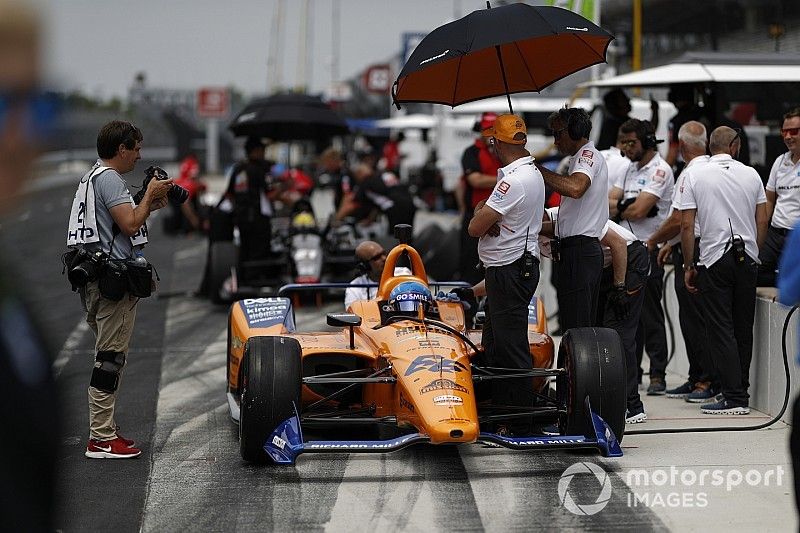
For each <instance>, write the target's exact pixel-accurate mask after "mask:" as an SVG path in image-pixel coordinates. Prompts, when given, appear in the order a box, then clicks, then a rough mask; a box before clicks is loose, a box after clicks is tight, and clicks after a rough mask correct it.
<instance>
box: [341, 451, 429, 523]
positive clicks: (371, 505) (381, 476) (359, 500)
mask: <svg viewBox="0 0 800 533" xmlns="http://www.w3.org/2000/svg"><path fill="white" fill-rule="evenodd" d="M370 479H372V480H374V481H372V482H371V481H368V480H370ZM350 480H352V481H350ZM387 480H391V481H390V482H389V481H387ZM431 488H432V487H431V483H430V482H429V481H428V480H426V479H425V472H424V466H423V465H422V464H421V463H420V462H419V461H414V460H413V459H411V458H410V457H409V455H408V454H407V453H404V452H397V453H396V454H387V455H383V454H364V455H359V454H351V455H350V456H349V458H348V460H347V467H346V468H345V471H344V475H343V476H342V481H341V483H340V484H339V488H338V491H337V493H336V502H335V503H334V504H333V509H331V515H330V520H329V521H328V523H326V524H325V531H330V532H336V531H397V530H402V531H436V530H438V529H440V525H439V524H437V522H436V517H437V515H440V514H442V512H441V510H438V511H437V509H436V503H437V501H438V500H437V498H436V497H435V494H434V493H433V491H432V490H431Z"/></svg>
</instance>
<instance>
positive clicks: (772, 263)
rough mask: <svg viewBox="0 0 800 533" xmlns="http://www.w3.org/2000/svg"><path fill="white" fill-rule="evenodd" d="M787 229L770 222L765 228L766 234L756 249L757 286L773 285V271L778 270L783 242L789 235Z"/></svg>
mask: <svg viewBox="0 0 800 533" xmlns="http://www.w3.org/2000/svg"><path fill="white" fill-rule="evenodd" d="M789 231H790V230H788V229H783V228H776V227H774V226H773V225H772V224H770V225H769V227H768V228H767V236H766V238H765V239H764V244H763V246H761V249H760V250H759V251H758V259H759V261H761V264H760V265H759V266H758V286H759V287H774V286H775V277H776V275H775V273H776V272H777V270H778V262H779V261H780V259H781V252H782V251H783V244H784V243H785V242H786V237H787V236H788V235H789Z"/></svg>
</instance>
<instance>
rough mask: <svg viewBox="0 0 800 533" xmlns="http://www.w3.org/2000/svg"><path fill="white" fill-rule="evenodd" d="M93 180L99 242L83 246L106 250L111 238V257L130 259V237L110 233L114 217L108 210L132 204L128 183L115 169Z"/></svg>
mask: <svg viewBox="0 0 800 533" xmlns="http://www.w3.org/2000/svg"><path fill="white" fill-rule="evenodd" d="M100 164H101V163H100V162H99V161H98V162H97V163H96V164H95V167H94V168H93V169H92V171H94V169H95V168H97V166H98V165H100ZM92 171H90V172H92ZM93 181H94V193H95V207H94V209H95V216H96V218H97V229H98V232H99V233H100V242H94V243H90V244H87V245H85V248H86V249H87V250H89V251H94V250H100V249H102V250H103V251H104V252H108V249H109V246H110V245H111V243H112V240H113V243H114V244H113V248H112V250H111V257H112V259H130V258H132V257H133V246H132V244H131V239H130V238H129V237H128V236H127V235H125V234H124V233H122V232H120V233H117V236H116V238H114V236H113V233H112V228H113V226H114V219H113V218H111V212H110V211H109V209H111V208H112V207H114V206H117V205H120V204H124V203H125V202H128V203H130V204H131V205H133V204H132V202H133V199H132V197H131V193H130V191H129V190H128V184H127V183H126V182H125V180H124V179H122V176H120V175H119V174H118V173H117V171H115V170H112V169H108V170H105V171H103V172H102V173H100V174H98V175H97V176H95V177H94V179H93ZM143 228H144V226H143ZM140 231H142V230H140ZM144 231H146V230H144Z"/></svg>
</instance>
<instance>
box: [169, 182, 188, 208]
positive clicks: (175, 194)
mask: <svg viewBox="0 0 800 533" xmlns="http://www.w3.org/2000/svg"><path fill="white" fill-rule="evenodd" d="M167 198H169V201H170V202H172V203H173V204H175V205H180V204H182V203H183V202H185V201H186V200H188V199H189V191H187V190H186V189H184V188H183V187H181V186H180V185H173V186H172V187H170V189H169V192H168V193H167Z"/></svg>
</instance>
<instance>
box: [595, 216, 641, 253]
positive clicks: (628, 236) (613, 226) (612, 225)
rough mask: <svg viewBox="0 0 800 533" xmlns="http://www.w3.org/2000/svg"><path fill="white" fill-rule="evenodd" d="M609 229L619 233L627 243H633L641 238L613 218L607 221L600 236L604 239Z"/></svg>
mask: <svg viewBox="0 0 800 533" xmlns="http://www.w3.org/2000/svg"><path fill="white" fill-rule="evenodd" d="M609 231H610V232H612V233H616V234H617V235H619V236H620V237H622V238H623V239H625V244H632V243H634V242H636V241H638V240H639V239H637V238H636V235H634V234H633V233H631V232H630V231H629V230H628V229H627V228H625V227H624V226H620V225H619V224H617V223H616V222H614V221H613V220H607V221H606V224H605V226H603V231H602V232H601V234H600V238H601V239H602V238H603V237H605V236H606V233H608V232H609ZM604 248H605V247H604Z"/></svg>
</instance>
